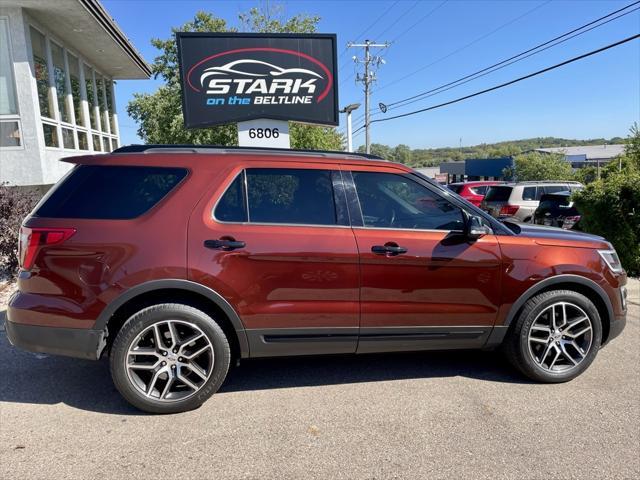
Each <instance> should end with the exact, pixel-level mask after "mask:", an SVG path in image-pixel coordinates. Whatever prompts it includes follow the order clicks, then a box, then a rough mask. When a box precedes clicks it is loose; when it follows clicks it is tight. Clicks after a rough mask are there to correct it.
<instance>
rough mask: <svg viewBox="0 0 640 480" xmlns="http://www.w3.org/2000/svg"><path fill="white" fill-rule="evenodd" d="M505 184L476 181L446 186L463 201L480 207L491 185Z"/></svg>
mask: <svg viewBox="0 0 640 480" xmlns="http://www.w3.org/2000/svg"><path fill="white" fill-rule="evenodd" d="M504 183H505V182H498V181H477V182H459V183H450V184H449V185H447V188H449V190H451V191H453V192H455V193H457V194H458V195H460V196H461V197H462V198H464V199H465V200H467V201H469V202H471V203H473V204H474V205H475V206H476V207H479V206H480V203H481V202H482V199H483V198H484V196H485V194H486V193H487V189H488V188H489V187H490V186H492V185H502V184H504Z"/></svg>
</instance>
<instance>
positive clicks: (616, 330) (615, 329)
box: [606, 315, 627, 343]
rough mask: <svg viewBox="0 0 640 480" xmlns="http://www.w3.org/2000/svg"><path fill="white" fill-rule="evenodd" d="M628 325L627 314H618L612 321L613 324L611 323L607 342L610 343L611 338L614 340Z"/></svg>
mask: <svg viewBox="0 0 640 480" xmlns="http://www.w3.org/2000/svg"><path fill="white" fill-rule="evenodd" d="M626 325H627V316H626V315H618V316H616V317H615V318H614V319H613V321H612V322H611V325H609V336H608V337H607V341H606V343H609V342H610V341H611V340H613V339H614V338H616V337H617V336H618V335H620V334H621V333H622V330H624V327H625V326H626Z"/></svg>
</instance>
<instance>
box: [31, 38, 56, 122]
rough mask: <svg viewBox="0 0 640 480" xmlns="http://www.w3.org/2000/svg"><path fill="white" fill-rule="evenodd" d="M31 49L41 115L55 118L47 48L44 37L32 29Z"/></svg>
mask: <svg viewBox="0 0 640 480" xmlns="http://www.w3.org/2000/svg"><path fill="white" fill-rule="evenodd" d="M31 48H32V50H33V67H34V74H35V77H36V85H37V88H38V103H39V104H40V115H42V116H43V117H49V118H53V108H52V107H51V101H50V100H51V96H50V93H51V92H50V88H49V66H48V65H49V64H48V62H47V47H46V42H45V39H44V35H42V34H41V33H40V32H38V31H37V30H35V29H34V28H31Z"/></svg>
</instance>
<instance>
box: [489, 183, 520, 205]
mask: <svg viewBox="0 0 640 480" xmlns="http://www.w3.org/2000/svg"><path fill="white" fill-rule="evenodd" d="M512 189H513V187H505V186H491V187H489V189H488V190H487V195H486V196H485V197H484V199H485V201H487V202H506V201H507V200H509V197H510V196H511V190H512Z"/></svg>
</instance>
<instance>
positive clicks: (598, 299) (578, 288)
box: [504, 274, 614, 344]
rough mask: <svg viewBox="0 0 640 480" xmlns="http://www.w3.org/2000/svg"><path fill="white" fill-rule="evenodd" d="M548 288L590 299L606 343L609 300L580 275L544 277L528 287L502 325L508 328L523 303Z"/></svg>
mask: <svg viewBox="0 0 640 480" xmlns="http://www.w3.org/2000/svg"><path fill="white" fill-rule="evenodd" d="M550 290H573V291H575V292H578V293H581V294H583V295H584V296H585V297H587V298H588V299H589V300H591V301H592V302H593V303H594V305H595V306H596V308H597V309H598V313H599V314H600V319H601V320H602V344H605V343H606V341H607V339H608V337H609V331H610V327H611V321H612V319H613V318H614V313H613V306H612V305H611V300H610V299H609V297H608V295H607V293H606V292H605V291H604V289H603V288H602V287H601V286H600V285H598V284H597V283H596V282H594V281H593V280H590V279H588V278H586V277H582V276H580V275H569V274H566V275H557V276H554V277H549V278H546V279H544V280H542V281H540V282H538V283H536V284H535V285H533V286H531V287H529V289H527V290H526V291H525V292H524V293H523V294H522V295H521V296H520V297H519V298H518V300H516V302H515V303H514V304H513V305H512V306H511V309H510V310H509V313H508V314H507V318H506V320H505V322H504V327H506V328H508V327H509V326H510V325H511V323H512V321H513V320H514V319H515V318H517V316H518V314H519V313H520V311H521V310H522V308H523V307H524V304H525V303H526V302H527V301H528V300H529V299H530V298H532V297H534V296H535V295H538V294H540V293H543V292H548V291H550ZM506 328H505V330H506Z"/></svg>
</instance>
